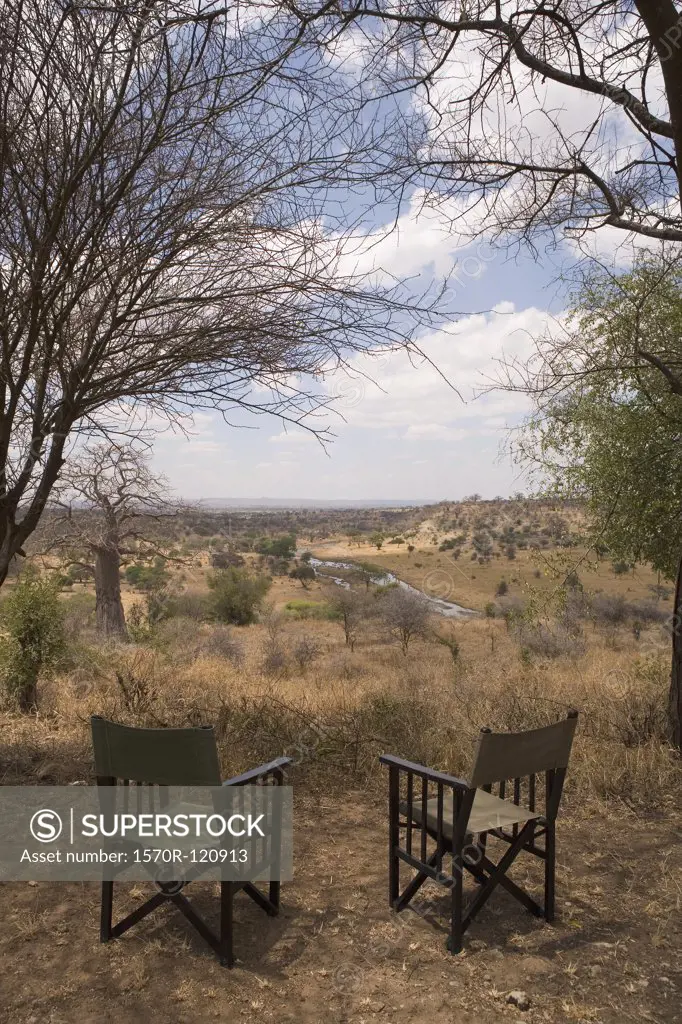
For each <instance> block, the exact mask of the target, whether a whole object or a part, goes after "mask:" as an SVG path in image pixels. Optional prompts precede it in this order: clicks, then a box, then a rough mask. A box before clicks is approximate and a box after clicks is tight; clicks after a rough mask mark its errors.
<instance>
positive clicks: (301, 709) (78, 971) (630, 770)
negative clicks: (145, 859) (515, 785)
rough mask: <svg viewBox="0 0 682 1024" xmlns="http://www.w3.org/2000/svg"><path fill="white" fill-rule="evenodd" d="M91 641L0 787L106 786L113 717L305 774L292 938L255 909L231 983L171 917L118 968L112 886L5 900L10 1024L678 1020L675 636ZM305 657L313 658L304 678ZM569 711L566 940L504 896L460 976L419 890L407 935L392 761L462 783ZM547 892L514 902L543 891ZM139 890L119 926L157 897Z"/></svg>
mask: <svg viewBox="0 0 682 1024" xmlns="http://www.w3.org/2000/svg"><path fill="white" fill-rule="evenodd" d="M197 589H200V588H199V586H198V585H197ZM270 596H271V598H272V601H273V604H274V608H275V612H276V611H277V610H278V609H279V610H281V609H282V608H283V606H284V605H285V604H286V602H287V601H289V600H291V599H292V598H301V597H305V598H308V597H309V598H310V599H311V600H314V601H320V600H323V599H324V596H325V595H324V589H323V588H321V587H320V586H319V585H318V584H315V585H314V586H313V587H311V590H310V592H309V594H304V593H302V588H301V587H300V586H298V585H293V584H292V582H291V581H287V580H277V581H275V584H274V586H273V590H272V592H271V595H270ZM65 600H69V598H65ZM77 619H78V616H77V615H74V625H73V632H72V635H73V637H74V640H73V645H72V652H71V660H70V663H69V665H68V666H65V667H64V670H63V671H62V672H61V673H59V674H57V675H56V676H54V677H53V678H46V679H44V680H42V684H41V706H40V713H39V714H38V715H37V716H36V717H34V718H31V717H27V716H20V715H18V714H16V713H15V712H13V711H12V710H11V709H10V708H9V707H6V708H4V709H2V710H0V726H1V727H2V734H1V736H2V739H1V740H0V769H1V771H2V779H3V782H4V783H5V784H10V783H33V784H35V783H56V784H59V783H67V782H72V781H75V780H80V779H83V780H89V781H90V780H91V779H92V755H91V747H90V736H89V716H90V714H92V713H95V712H96V713H99V714H104V715H107V716H109V717H112V718H115V719H117V720H119V721H124V722H129V723H133V724H141V725H183V724H199V723H213V724H214V725H215V726H216V729H217V734H218V741H219V747H220V753H221V759H222V768H223V772H224V775H225V776H229V775H232V774H235V773H237V772H239V771H240V770H242V769H244V768H247V767H252V766H253V765H255V764H256V763H259V762H261V761H266V760H269V759H270V758H271V757H273V756H275V755H277V754H280V753H283V752H287V753H289V754H291V755H292V756H293V757H294V759H295V768H294V770H293V772H292V777H291V781H293V783H294V793H295V801H296V804H295V806H296V815H295V829H296V838H295V849H296V875H295V879H294V881H293V882H292V883H288V884H287V885H285V886H284V887H283V901H284V904H283V911H282V915H281V916H280V917H279V918H277V919H275V920H269V919H265V918H264V917H263V915H262V914H261V912H260V911H259V910H258V908H256V907H255V906H254V905H251V904H250V903H249V901H247V900H241V901H238V907H237V956H238V957H239V960H238V964H237V968H236V969H235V970H234V971H230V972H227V971H224V970H223V969H221V968H220V967H219V966H218V964H217V961H216V959H215V957H214V956H213V955H212V953H211V952H210V951H209V950H208V948H207V947H206V948H205V947H204V944H203V943H202V942H201V941H200V940H199V939H198V937H197V936H196V935H195V934H193V933H192V932H191V930H190V929H189V928H188V927H187V926H185V924H184V923H183V920H182V918H180V916H179V915H176V916H173V915H172V914H170V913H161V912H159V913H158V914H157V915H154V916H153V917H151V918H150V919H149V920H148V921H145V922H144V923H143V924H141V925H140V926H139V927H137V928H135V929H133V930H131V932H130V933H128V934H126V935H125V936H123V938H122V939H121V940H120V941H116V942H112V943H109V944H106V945H104V946H100V945H99V943H98V941H97V915H98V892H97V889H96V887H95V886H88V885H86V884H74V885H66V884H64V885H55V884H51V883H38V884H37V885H34V886H33V887H29V886H27V885H26V884H22V883H7V884H4V885H2V886H0V911H1V912H2V915H3V920H4V921H5V928H4V930H3V934H2V936H1V937H0V958H1V962H2V964H3V981H4V985H3V994H2V996H0V1018H1V1019H5V1018H4V1017H3V1016H2V1014H3V1011H4V1012H6V1014H7V1019H8V1020H9V1019H11V1020H12V1021H14V1022H16V1024H29V1022H30V1024H35V1022H36V1021H38V1020H46V1021H47V1020H49V1021H51V1022H53V1024H71V1022H72V1021H74V1020H78V1021H91V1020H92V1021H95V1020H98V1021H99V1020H101V1019H103V1014H104V1016H105V1017H106V1019H108V1016H107V1014H110V1015H111V1017H112V1019H114V1018H115V1019H117V1020H125V1021H126V1022H128V1021H130V1022H131V1024H132V1022H139V1024H149V1022H155V1021H159V1022H161V1021H164V1022H165V1021H167V1020H173V1021H177V1022H178V1024H195V1022H197V1021H202V1022H203V1021H208V1020H215V1019H221V1020H240V1021H244V1022H245V1024H251V1022H252V1024H256V1022H258V1024H262V1022H263V1021H273V1022H276V1024H279V1022H281V1024H285V1022H287V1024H291V1022H296V1024H299V1022H300V1024H319V1021H320V1020H322V1019H329V1020H334V1021H336V1020H339V1021H345V1022H348V1024H369V1022H370V1021H374V1020H377V1021H379V1020H384V1021H385V1022H386V1024H389V1022H390V1024H452V1021H453V1020H457V1021H458V1022H461V1024H474V1022H476V1024H497V1021H499V1020H504V1019H513V1018H515V1017H518V1015H519V1013H520V1011H518V1010H516V1009H514V1008H513V1007H510V1006H509V1005H508V1004H507V1003H506V1002H505V999H506V994H507V993H508V991H509V990H511V989H523V990H525V991H526V992H527V993H528V994H529V996H530V997H531V1008H530V1010H529V1011H527V1012H526V1013H524V1014H523V1016H524V1019H526V1020H528V1022H529V1024H548V1022H549V1024H565V1022H571V1024H588V1022H589V1024H624V1022H627V1021H640V1020H650V1021H656V1022H658V1024H668V1022H670V1024H672V1022H673V1021H676V1020H678V1019H679V1005H680V1003H679V993H680V991H682V975H680V972H679V950H680V948H681V943H682V934H681V933H680V925H679V922H680V910H682V865H680V857H679V822H680V809H679V792H680V781H681V780H682V765H681V763H680V761H679V759H678V758H677V757H676V756H675V755H674V754H673V753H672V751H671V750H670V749H669V748H668V746H667V744H666V742H665V735H664V712H665V700H666V690H667V668H668V652H667V643H666V639H665V637H664V635H663V634H662V632H661V629H660V627H658V626H650V627H648V628H647V629H646V630H644V631H643V632H642V633H641V635H640V638H639V639H638V640H636V639H635V637H634V635H633V633H632V630H631V629H628V628H626V627H625V626H621V625H616V626H615V627H613V628H608V629H607V628H606V627H602V626H597V625H592V624H590V625H587V627H586V628H585V633H584V637H585V641H586V650H585V652H584V653H579V652H578V653H576V652H573V653H574V656H569V654H567V653H562V654H560V655H559V656H558V657H552V658H547V657H541V656H539V655H533V656H531V657H530V658H529V657H528V655H523V654H522V650H521V646H520V643H519V638H518V636H517V635H516V634H515V632H514V629H513V628H512V629H509V630H508V629H507V626H506V624H505V622H504V621H503V620H501V619H483V618H480V619H477V620H473V621H469V622H466V623H455V624H452V623H444V622H442V621H440V620H439V621H434V623H433V626H434V628H437V629H439V630H440V631H441V632H442V633H443V634H446V633H447V634H448V639H449V640H450V641H451V645H450V647H448V646H446V645H444V644H441V643H438V642H437V641H436V639H435V638H431V639H429V640H422V641H419V642H415V643H414V644H411V645H410V649H409V652H408V655H407V656H406V657H405V656H403V655H402V654H401V652H400V649H399V647H397V646H396V645H391V644H389V643H387V642H386V640H385V638H384V637H383V636H382V635H381V632H380V625H379V623H378V622H377V621H376V620H371V622H369V623H368V624H367V626H366V628H365V631H364V633H363V635H362V636H361V638H360V641H359V643H358V645H357V647H356V649H355V651H354V652H353V653H351V652H350V651H349V650H348V649H347V648H346V647H345V645H344V641H343V631H342V628H341V625H340V624H339V623H337V622H329V621H325V620H320V619H309V620H306V619H303V620H297V619H293V618H286V617H283V618H280V619H278V620H277V619H276V615H275V618H273V617H270V618H269V620H268V621H267V622H264V623H263V624H259V625H255V626H249V627H245V628H240V629H232V630H229V631H228V633H225V632H224V627H223V632H222V633H221V634H220V635H219V636H218V635H217V634H216V632H215V627H211V626H207V625H198V624H197V623H196V622H193V621H192V620H189V619H183V620H180V619H177V620H171V621H170V622H169V623H167V624H166V625H164V627H163V628H162V629H161V630H160V631H159V633H158V635H157V636H156V637H153V638H152V641H151V642H150V643H149V644H146V645H143V646H142V645H140V646H135V645H132V644H131V645H120V644H118V645H110V646H102V645H100V644H98V643H97V642H96V639H95V637H94V636H93V634H92V632H90V631H89V630H88V629H85V630H81V631H80V633H79V632H78V630H77V628H76V627H77ZM273 635H274V636H275V638H276V640H277V642H278V644H279V645H280V646H281V649H282V650H283V652H284V663H283V665H282V666H281V668H280V670H279V671H278V672H277V673H276V674H274V675H273V674H266V673H265V672H264V671H263V662H264V652H265V651H266V650H267V645H268V644H269V643H271V642H272V639H273ZM303 640H308V641H310V642H311V643H312V644H314V645H315V647H316V648H317V649H318V652H319V653H318V654H317V656H316V657H315V660H314V661H313V663H312V664H309V663H308V664H304V665H303V667H301V664H299V662H300V659H298V660H297V658H296V650H297V647H298V646H299V645H300V644H301V642H302V641H303ZM234 645H237V647H238V649H239V657H235V656H234V649H235V646H234ZM453 650H454V652H455V655H456V656H454V657H453V654H452V653H451V651H453ZM207 652H210V654H209V653H207ZM569 706H575V707H577V708H578V709H579V711H580V713H581V716H580V728H579V733H578V736H577V739H576V744H575V747H574V753H573V757H572V763H571V767H570V770H569V774H568V780H567V786H566V791H565V792H566V798H565V804H564V807H563V812H562V815H561V817H560V821H559V879H558V882H559V885H558V891H559V908H558V910H559V912H558V919H557V922H556V924H555V926H554V927H548V926H545V925H543V924H542V923H541V922H538V921H536V920H534V919H533V918H531V917H530V915H528V914H526V913H525V912H524V910H523V908H521V907H520V906H519V905H518V904H516V903H515V902H514V901H513V900H512V899H511V898H510V897H508V896H506V895H505V894H504V893H496V894H495V896H494V898H493V899H491V901H490V904H489V909H488V908H486V909H485V910H484V912H483V913H482V915H481V919H480V922H477V924H476V926H475V928H472V932H471V935H470V937H469V940H468V944H467V952H466V953H465V954H463V955H462V956H459V957H450V956H449V954H447V953H446V951H445V946H444V940H445V935H446V932H447V928H448V920H449V917H448V913H449V910H448V905H447V900H446V899H444V897H443V893H442V891H440V892H439V891H438V887H436V888H435V889H434V887H430V888H429V887H428V886H427V887H425V889H424V890H423V893H424V898H423V900H422V902H421V904H420V906H421V910H420V912H419V913H408V912H405V914H401V915H399V916H398V917H396V915H393V914H389V911H388V908H387V901H386V857H385V843H386V818H385V802H384V801H385V779H384V778H383V777H381V774H380V769H379V766H378V762H377V755H378V754H379V753H381V752H383V751H392V752H395V753H397V754H400V755H403V756H405V757H408V758H412V759H415V760H419V761H424V762H427V763H429V764H431V765H433V766H434V767H440V768H444V769H447V770H450V771H452V772H454V773H456V774H464V773H466V770H467V767H468V763H469V757H470V755H471V752H472V749H473V744H474V741H475V739H476V734H477V732H478V729H479V728H480V727H481V726H482V725H488V726H490V727H492V728H500V729H523V728H528V727H531V726H533V725H536V724H540V723H543V722H546V721H550V720H552V719H555V718H557V717H558V716H560V715H563V714H564V713H565V711H566V708H567V707H569ZM652 864H655V865H656V868H655V876H654V878H653V879H652ZM534 867H535V866H534V865H531V868H530V869H529V871H530V874H529V876H528V878H527V879H525V878H524V877H520V878H519V881H521V882H522V883H524V884H525V882H526V881H527V882H528V883H529V884H530V886H531V888H532V886H533V885H537V883H538V878H537V877H535V876H533V875H532V871H533V870H534ZM520 870H521V868H520ZM523 870H526V869H525V868H524V869H523ZM121 889H122V890H123V891H122V892H120V893H119V894H118V895H117V900H118V903H117V913H120V914H121V915H122V914H124V913H126V912H127V911H129V910H132V909H133V907H134V906H135V905H137V904H138V903H139V902H140V901H141V900H142V899H143V898H144V896H143V894H142V891H141V889H139V888H138V887H136V888H135V889H133V890H132V891H128V890H126V889H125V887H121ZM144 895H146V893H145V894H144ZM213 895H214V894H212V893H211V892H210V891H206V892H204V890H203V889H202V888H201V887H200V886H197V891H196V892H193V893H192V894H191V899H192V900H193V901H195V902H196V903H197V906H198V908H199V909H200V910H203V911H204V912H206V913H207V915H209V916H210V913H211V910H212V909H214V904H215V901H214V899H213ZM474 940H476V941H475V942H474ZM169 978H170V979H171V980H170V982H169Z"/></svg>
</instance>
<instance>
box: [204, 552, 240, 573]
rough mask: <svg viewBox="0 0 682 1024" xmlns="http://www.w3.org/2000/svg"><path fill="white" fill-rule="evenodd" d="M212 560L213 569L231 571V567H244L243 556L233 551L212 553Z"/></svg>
mask: <svg viewBox="0 0 682 1024" xmlns="http://www.w3.org/2000/svg"><path fill="white" fill-rule="evenodd" d="M210 560H211V568H213V569H229V568H230V566H235V567H239V566H241V565H244V559H243V558H242V556H241V555H238V554H236V553H235V552H233V551H212V552H211V559H210Z"/></svg>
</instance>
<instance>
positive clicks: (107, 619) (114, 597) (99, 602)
mask: <svg viewBox="0 0 682 1024" xmlns="http://www.w3.org/2000/svg"><path fill="white" fill-rule="evenodd" d="M120 565H121V559H120V557H119V554H118V551H117V550H116V548H115V547H101V548H100V547H98V548H96V549H95V599H96V612H97V628H98V629H99V630H100V631H101V632H102V633H104V634H105V635H106V636H123V637H125V636H126V635H127V633H126V620H125V615H124V612H123V603H122V601H121V579H120V576H119V569H120Z"/></svg>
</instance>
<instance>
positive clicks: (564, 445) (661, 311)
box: [524, 257, 682, 578]
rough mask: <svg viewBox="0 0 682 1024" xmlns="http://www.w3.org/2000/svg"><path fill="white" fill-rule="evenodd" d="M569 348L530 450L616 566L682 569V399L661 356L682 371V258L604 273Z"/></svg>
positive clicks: (530, 435)
mask: <svg viewBox="0 0 682 1024" xmlns="http://www.w3.org/2000/svg"><path fill="white" fill-rule="evenodd" d="M643 349H645V350H646V351H647V352H648V353H649V354H650V355H652V356H653V359H654V362H652V361H650V360H647V359H645V358H643V357H642V355H641V352H642V350H643ZM555 351H556V350H555ZM560 353H561V354H560V357H559V358H560V360H561V362H560V364H559V368H558V369H557V368H556V366H555V370H556V374H557V392H556V395H555V396H554V397H552V398H551V399H550V400H549V401H548V402H547V401H546V400H545V401H544V402H543V407H542V408H541V409H540V410H539V414H538V415H537V416H536V417H535V418H533V419H532V420H531V422H530V423H529V424H528V431H527V434H526V441H527V442H530V444H527V445H525V446H524V450H525V451H526V452H527V453H529V454H531V455H532V457H533V458H534V459H535V460H537V461H539V463H540V464H541V466H542V471H543V473H544V474H545V477H546V478H547V477H548V478H549V481H550V482H551V485H552V490H553V491H554V493H557V494H559V495H561V496H562V497H572V498H574V497H579V498H583V499H585V500H586V501H587V507H588V511H589V513H590V515H591V521H592V527H593V529H592V537H593V538H594V542H595V544H596V545H598V550H599V553H600V554H602V555H603V554H606V553H607V552H608V553H610V554H611V556H612V557H613V558H614V569H615V566H616V565H620V563H635V562H638V561H645V562H649V563H650V564H651V565H652V566H653V567H654V569H657V570H659V571H660V572H661V573H662V574H663V575H664V576H666V577H667V578H673V577H674V576H675V574H676V571H677V565H678V562H679V559H680V555H681V554H682V446H681V445H680V443H679V437H680V431H681V430H682V400H681V399H680V396H678V395H676V394H675V393H674V391H673V390H672V389H671V387H670V382H669V380H668V378H667V376H666V375H665V374H664V373H663V372H661V370H660V368H659V367H658V365H656V360H658V362H659V363H661V364H663V365H665V367H667V368H668V369H669V370H670V371H671V372H672V374H673V377H675V376H678V377H679V376H680V374H681V373H682V264H678V265H677V266H673V267H672V268H671V267H670V266H666V267H664V266H663V265H662V264H661V263H660V262H659V261H657V260H654V259H653V258H651V257H645V258H643V259H642V260H640V261H639V263H638V264H637V266H636V267H635V269H634V270H633V271H632V272H630V273H628V274H624V275H621V276H620V277H618V278H614V277H613V276H612V275H609V274H603V273H595V274H593V275H592V277H590V278H589V279H588V280H586V282H585V283H584V285H583V288H582V290H581V291H580V293H579V294H578V296H577V300H576V304H575V307H574V310H573V313H572V317H571V321H570V324H569V336H568V340H567V341H566V342H562V348H561V350H560ZM576 365H577V366H580V367H581V368H583V370H582V371H581V372H580V373H577V374H576V375H575V377H574V379H573V382H572V383H571V384H570V385H568V384H567V383H566V375H565V374H564V375H562V374H561V373H560V369H561V367H562V366H565V367H567V368H569V367H573V366H576Z"/></svg>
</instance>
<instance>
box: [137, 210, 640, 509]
mask: <svg viewBox="0 0 682 1024" xmlns="http://www.w3.org/2000/svg"><path fill="white" fill-rule="evenodd" d="M614 234H615V232H614ZM619 241H620V239H619V238H618V237H616V238H615V239H614V238H608V237H606V236H604V238H603V239H602V249H603V251H604V252H605V253H608V254H612V253H613V252H615V251H616V244H617V243H618V242H619ZM382 246H383V248H382V250H381V252H380V253H378V254H377V259H378V260H379V261H380V264H379V265H380V266H381V267H382V268H383V269H385V270H386V271H387V272H390V273H393V274H395V275H397V276H401V275H404V276H412V275H414V274H416V273H418V274H419V275H421V276H422V277H427V278H428V277H429V276H433V277H437V276H438V275H442V274H444V273H446V272H451V273H452V277H451V284H450V286H451V289H452V290H453V291H454V295H453V302H456V306H457V308H458V310H461V315H459V316H457V317H456V318H454V319H453V320H451V321H446V322H444V323H443V324H442V325H441V326H440V328H439V329H437V330H433V331H430V332H428V333H426V334H424V335H422V336H421V337H420V338H419V346H420V348H421V350H422V351H423V352H424V354H425V355H426V356H427V357H428V360H429V362H425V361H422V363H421V365H419V364H418V362H416V361H415V360H414V359H413V360H410V358H408V356H407V355H406V354H405V353H401V352H396V353H391V354H390V355H383V356H380V357H378V358H374V359H372V358H369V357H358V358H354V359H352V360H351V363H350V367H349V371H348V372H338V373H336V374H333V375H330V376H329V377H328V378H327V379H326V380H325V382H324V385H323V391H325V392H327V393H328V394H329V395H330V396H333V397H334V399H335V404H334V412H332V413H331V414H330V415H329V416H328V417H327V422H328V424H329V428H330V431H331V433H332V434H333V435H334V437H333V440H332V441H331V442H330V443H328V444H326V445H324V446H323V445H322V444H321V443H320V441H319V440H318V439H317V437H316V436H315V435H314V434H312V433H311V432H309V431H307V430H305V429H304V428H302V427H300V426H296V427H292V426H290V425H288V424H286V423H283V422H282V421H280V420H278V419H276V418H274V417H271V416H251V417H245V416H241V417H240V426H230V425H228V424H226V423H225V422H224V421H223V420H222V418H221V417H220V416H219V415H218V414H209V413H203V412H201V413H198V414H196V415H195V416H194V421H193V423H192V424H186V425H185V430H184V432H175V433H173V432H171V431H170V430H166V431H163V432H161V433H160V434H159V435H157V439H156V442H155V445H154V467H155V469H156V470H157V471H158V472H161V473H163V474H164V475H165V476H166V477H167V479H168V480H169V482H170V484H171V486H172V488H173V489H174V490H175V491H176V493H177V494H178V495H179V496H181V497H183V498H187V499H191V500H196V499H212V498H215V499H239V498H259V497H267V498H280V499H291V498H312V499H315V498H319V499H325V500H330V499H368V500H369V499H371V500H380V499H396V500H404V501H415V502H422V501H440V500H445V499H453V500H456V499H458V498H462V497H464V496H466V495H468V494H472V493H474V492H477V493H479V494H481V495H482V496H483V497H495V496H497V495H503V496H507V495H509V494H511V493H514V492H516V491H519V490H527V489H528V486H529V481H528V479H527V478H526V477H525V476H524V473H523V470H522V468H521V467H519V466H518V465H514V464H513V462H512V460H511V459H510V457H509V455H508V454H507V453H506V452H507V441H508V438H509V436H510V433H509V432H510V429H513V428H514V426H516V425H518V424H519V423H520V422H521V421H522V420H523V418H524V417H525V415H526V414H527V413H528V412H529V411H530V405H529V402H528V400H527V399H526V398H525V397H524V396H522V395H519V394H511V393H508V392H506V393H505V392H502V391H499V390H497V391H491V390H490V389H489V388H488V387H487V385H488V384H489V382H490V381H491V380H493V379H495V378H496V377H497V376H499V372H500V361H502V360H509V359H514V358H519V359H523V358H524V355H526V354H528V353H529V352H530V347H531V344H532V339H533V338H537V337H539V336H541V335H542V334H543V332H545V331H546V330H547V329H548V327H550V329H551V327H552V325H556V323H557V320H558V319H560V317H561V315H562V312H563V309H564V306H565V302H566V286H565V284H563V283H562V281H561V280H560V273H561V269H562V266H565V265H566V263H568V264H569V265H570V261H571V259H572V258H573V256H574V253H572V252H571V250H570V248H569V247H568V246H566V247H565V248H564V249H563V250H559V251H558V252H555V253H553V254H543V257H542V258H541V259H533V257H532V256H531V255H530V254H529V253H523V252H521V253H517V254H516V255H512V254H511V253H510V252H509V251H507V250H506V249H504V248H494V247H492V246H491V245H490V244H489V243H487V242H483V243H480V242H477V243H474V244H471V245H468V246H466V245H465V246H462V244H461V240H460V239H458V238H453V237H452V234H451V232H450V230H449V229H448V227H447V226H446V224H445V223H444V221H442V220H440V219H439V218H438V217H436V216H435V215H433V214H431V215H427V216H420V215H419V214H418V213H417V211H416V209H413V210H412V211H408V213H407V214H406V215H405V217H404V218H402V220H401V224H400V230H399V231H398V232H394V233H392V234H391V235H390V236H388V238H387V240H386V243H385V244H384V243H382Z"/></svg>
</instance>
